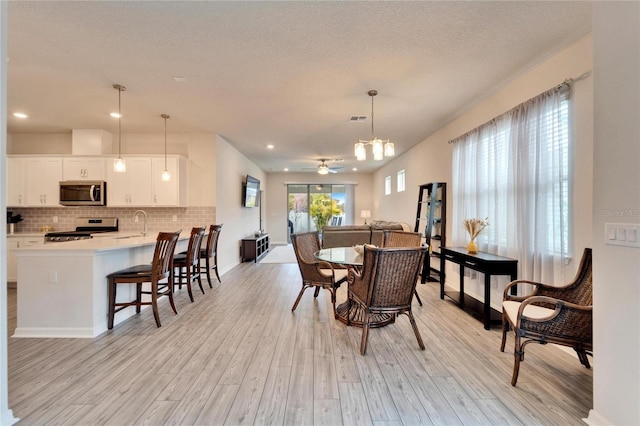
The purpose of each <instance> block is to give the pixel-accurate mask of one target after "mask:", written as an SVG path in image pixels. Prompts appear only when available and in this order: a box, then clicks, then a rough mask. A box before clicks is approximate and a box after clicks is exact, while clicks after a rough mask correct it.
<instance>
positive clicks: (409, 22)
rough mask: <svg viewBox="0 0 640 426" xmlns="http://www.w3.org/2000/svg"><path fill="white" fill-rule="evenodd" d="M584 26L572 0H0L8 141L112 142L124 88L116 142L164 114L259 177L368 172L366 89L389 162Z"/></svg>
mask: <svg viewBox="0 0 640 426" xmlns="http://www.w3.org/2000/svg"><path fill="white" fill-rule="evenodd" d="M590 31H591V4H590V3H589V2H575V1H570V2H561V1H553V2H539V1H519V2H449V1H447V2H435V1H433V2H185V1H179V2H174V1H160V2H156V1H144V2H143V1H127V2H117V1H108V2H100V1H94V2H83V1H80V2H77V1H73V2H62V1H53V2H51V1H45V2H39V1H12V2H10V3H9V39H8V40H9V58H10V61H9V66H8V99H7V103H8V105H7V107H8V112H9V114H10V116H9V118H8V131H9V132H15V133H52V132H55V133H58V132H70V131H71V129H74V128H94V129H104V130H107V131H110V132H112V133H117V121H115V120H114V119H112V118H110V117H109V113H110V112H112V111H114V110H117V91H115V90H114V89H113V88H112V84H113V83H121V84H123V85H124V86H126V87H127V91H126V92H124V93H123V95H122V106H123V107H122V109H123V115H124V118H123V120H122V126H123V131H124V132H125V133H129V132H135V133H148V132H153V133H161V132H162V130H163V120H162V118H160V114H162V113H167V114H170V115H171V119H170V121H169V122H168V125H167V126H168V132H169V135H170V134H171V133H184V132H189V133H190V132H216V133H219V134H220V135H222V136H223V137H224V138H226V139H227V140H228V141H229V142H230V143H231V144H233V145H234V146H235V147H236V148H237V149H238V150H240V151H241V152H243V153H244V154H245V155H246V156H247V157H249V158H250V159H252V160H253V161H254V162H256V163H257V164H258V165H259V166H260V167H261V168H262V169H263V170H265V171H267V172H269V171H272V170H274V171H279V170H282V169H283V168H284V167H289V169H290V170H291V171H298V170H300V169H301V168H304V167H311V168H313V167H315V166H316V165H317V162H316V161H315V159H318V158H344V159H345V162H344V163H342V164H340V166H344V167H345V170H350V169H351V167H353V166H357V167H359V169H360V170H374V169H375V168H377V167H379V166H380V165H381V163H378V162H374V161H371V160H370V159H369V161H367V162H366V163H357V164H356V161H355V158H354V156H353V144H354V142H355V141H356V140H357V139H359V138H361V139H369V137H370V128H371V122H370V114H371V100H370V98H369V97H368V96H367V91H368V90H369V89H377V90H378V92H379V94H378V96H377V97H376V98H375V129H376V133H377V136H378V137H381V138H384V139H386V138H389V139H391V141H392V142H394V143H395V146H396V154H401V153H402V152H404V151H406V150H408V149H409V148H410V147H412V146H414V145H416V144H418V143H420V142H421V141H422V140H424V139H425V138H426V137H427V136H429V135H430V134H431V133H432V132H434V131H435V130H437V129H439V128H441V127H442V126H443V125H445V124H447V123H449V122H450V121H452V120H453V119H454V118H455V117H456V116H457V115H459V114H460V113H461V112H463V111H464V110H465V109H467V108H468V107H469V106H470V105H473V104H474V103H476V102H478V101H479V100H481V99H482V98H483V97H484V96H486V95H487V94H489V93H491V92H493V91H494V90H496V89H497V88H498V87H500V86H502V85H504V84H505V83H507V82H508V81H509V80H510V79H511V78H513V76H514V75H516V74H518V73H520V72H522V71H524V70H527V69H529V68H531V67H533V66H534V65H536V64H538V63H540V62H541V61H543V60H545V59H546V58H548V57H549V56H551V55H553V54H554V53H556V52H558V51H560V50H561V49H563V48H564V47H566V46H568V45H569V44H571V43H573V42H574V41H576V40H578V39H579V38H581V37H582V36H584V35H586V34H588V33H589V32H590ZM176 76H180V77H184V78H185V79H186V81H185V82H176V81H174V79H173V77H176ZM567 77H569V76H567ZM18 110H19V111H24V112H26V113H27V114H29V117H30V118H29V119H28V120H21V121H19V120H18V119H16V118H14V117H13V116H11V114H12V113H13V112H16V111H18ZM351 115H365V116H367V117H368V118H367V120H365V121H362V122H357V123H350V122H349V121H348V118H349V117H350V116H351ZM169 137H170V136H169ZM267 144H274V145H275V149H273V150H267V149H266V145H267ZM368 154H369V157H371V151H370V148H369V151H368ZM329 165H332V164H329ZM333 165H335V164H333Z"/></svg>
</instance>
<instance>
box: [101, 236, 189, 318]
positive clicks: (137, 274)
mask: <svg viewBox="0 0 640 426" xmlns="http://www.w3.org/2000/svg"><path fill="white" fill-rule="evenodd" d="M179 236H180V231H178V232H160V233H159V234H158V238H157V240H156V248H155V250H154V253H153V261H152V263H146V264H143V265H137V266H132V267H129V268H127V269H122V270H120V271H116V272H113V273H111V274H109V275H107V293H108V299H109V305H108V314H107V328H108V329H109V330H111V329H112V328H113V320H114V317H115V314H116V312H118V311H121V310H123V309H125V308H127V307H129V306H135V307H136V313H140V308H141V307H142V306H144V305H151V307H152V309H153V317H154V318H155V320H156V325H157V326H158V327H160V326H161V324H160V314H159V312H158V298H160V297H162V296H167V297H169V304H170V305H171V309H173V313H175V314H177V313H178V311H177V310H176V305H175V304H174V303H173V288H172V286H171V284H172V282H171V281H172V277H171V261H172V259H173V254H174V252H175V249H176V243H177V242H178V237H179ZM163 280H166V281H165V282H161V281H163ZM144 283H150V287H151V288H150V289H149V290H148V291H147V290H145V291H143V290H142V284H144ZM120 284H127V285H131V284H135V285H136V298H135V300H132V301H128V302H116V293H117V288H118V286H119V285H120ZM143 294H146V295H149V296H151V297H150V300H149V301H144V302H143V301H142V295H143Z"/></svg>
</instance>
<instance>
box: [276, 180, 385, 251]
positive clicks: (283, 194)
mask: <svg viewBox="0 0 640 426" xmlns="http://www.w3.org/2000/svg"><path fill="white" fill-rule="evenodd" d="M267 178H268V183H267V189H268V193H269V199H268V201H269V202H268V205H267V209H266V210H265V211H266V216H267V217H268V218H269V219H268V225H269V226H268V228H265V229H266V230H267V231H268V232H269V235H270V236H271V239H272V241H273V242H274V243H276V244H286V243H287V226H288V222H287V218H288V207H287V184H288V183H289V184H293V183H301V184H332V183H333V184H341V183H345V184H346V183H350V184H355V185H356V187H355V210H354V211H355V216H356V217H355V218H354V219H355V223H362V219H360V210H373V199H372V197H371V194H372V193H373V191H372V189H373V187H372V182H373V181H372V178H373V175H371V174H369V173H335V174H328V175H324V176H322V175H319V174H317V173H269V174H267ZM372 214H373V213H372ZM378 218H380V219H385V220H387V218H386V217H379V216H376V215H375V214H373V217H372V218H371V219H378Z"/></svg>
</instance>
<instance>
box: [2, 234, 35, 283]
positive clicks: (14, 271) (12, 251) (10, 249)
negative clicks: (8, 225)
mask: <svg viewBox="0 0 640 426" xmlns="http://www.w3.org/2000/svg"><path fill="white" fill-rule="evenodd" d="M40 244H44V236H43V235H33V236H29V237H20V236H17V235H7V282H11V283H15V282H17V281H18V265H17V262H16V249H19V248H23V247H31V246H37V245H40Z"/></svg>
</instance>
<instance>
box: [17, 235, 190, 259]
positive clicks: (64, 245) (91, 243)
mask: <svg viewBox="0 0 640 426" xmlns="http://www.w3.org/2000/svg"><path fill="white" fill-rule="evenodd" d="M14 235H15V234H14ZM157 238H158V234H157V233H153V234H150V235H147V236H146V237H145V236H142V235H140V234H139V233H132V232H109V233H104V234H97V235H94V237H93V238H89V239H86V240H77V241H65V242H57V243H49V244H42V245H38V246H32V247H24V248H19V249H16V255H18V256H20V255H21V254H27V253H34V252H50V253H64V252H67V251H92V252H103V251H109V250H120V249H123V248H133V247H140V246H145V245H149V244H155V243H156V239H157ZM188 238H189V234H184V233H183V234H180V238H179V240H184V239H188Z"/></svg>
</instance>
